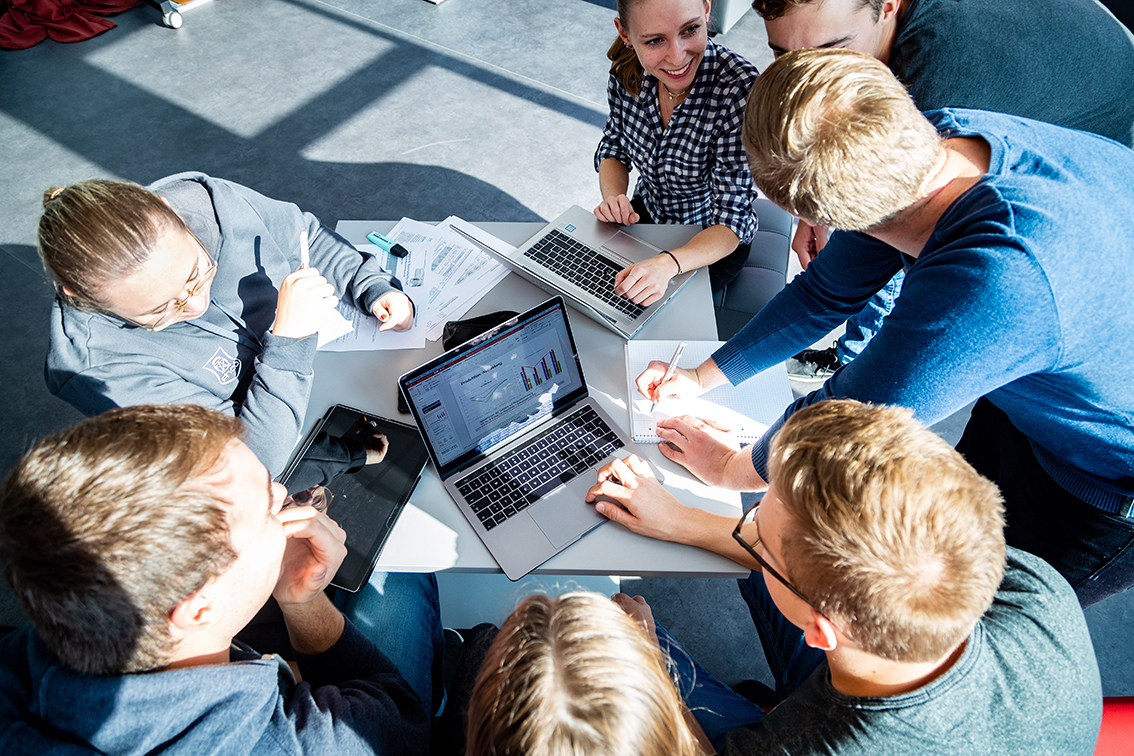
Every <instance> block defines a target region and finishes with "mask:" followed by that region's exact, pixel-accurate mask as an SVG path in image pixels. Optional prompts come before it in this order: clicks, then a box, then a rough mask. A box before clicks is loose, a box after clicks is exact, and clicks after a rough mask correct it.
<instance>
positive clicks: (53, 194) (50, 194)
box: [43, 186, 67, 205]
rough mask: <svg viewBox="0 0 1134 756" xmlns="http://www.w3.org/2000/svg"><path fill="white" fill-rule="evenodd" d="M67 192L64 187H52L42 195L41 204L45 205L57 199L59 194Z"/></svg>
mask: <svg viewBox="0 0 1134 756" xmlns="http://www.w3.org/2000/svg"><path fill="white" fill-rule="evenodd" d="M65 191H67V187H65V186H53V187H51V188H50V189H48V190H47V191H46V192H44V193H43V204H45V205H46V204H47V203H48V202H50V201H51V200H53V199H57V198H58V197H59V195H60V194H62V193H63V192H65Z"/></svg>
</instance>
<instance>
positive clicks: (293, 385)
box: [39, 173, 413, 474]
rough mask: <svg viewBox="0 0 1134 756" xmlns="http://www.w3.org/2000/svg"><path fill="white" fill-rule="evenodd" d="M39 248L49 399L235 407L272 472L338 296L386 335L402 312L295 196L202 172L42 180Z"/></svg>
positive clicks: (393, 283)
mask: <svg viewBox="0 0 1134 756" xmlns="http://www.w3.org/2000/svg"><path fill="white" fill-rule="evenodd" d="M303 237H306V238H309V239H310V240H311V241H310V248H309V253H310V262H311V266H310V267H304V266H303V264H302V252H301V249H300V248H301V246H302V243H301V241H300V240H301V238H303ZM39 252H40V256H41V257H42V258H43V261H44V265H45V266H46V268H47V269H48V271H49V272H50V274H51V276H52V278H53V279H54V282H55V288H56V294H57V297H56V303H55V306H54V308H53V311H52V323H51V345H50V349H49V352H48V356H47V371H46V373H47V384H48V388H49V389H50V390H51V392H52V393H53V394H56V395H57V396H59V397H61V398H63V399H66V400H67V401H68V402H70V403H71V404H73V405H75V407H77V408H78V409H79V410H81V411H83V412H85V413H87V414H95V413H98V412H102V411H104V410H106V409H110V408H111V407H116V406H126V405H132V404H151V403H156V404H168V403H190V404H199V405H202V406H205V407H210V408H212V409H218V410H221V411H223V412H226V413H228V414H230V415H237V416H239V417H240V418H241V419H243V420H244V423H245V426H246V427H247V429H248V430H247V433H248V435H247V441H248V445H249V446H250V447H251V448H252V450H253V451H255V452H256V454H257V455H258V456H259V457H260V459H261V460H262V461H263V462H264V464H265V465H266V466H267V467H268V469H269V470H271V471H272V472H273V474H275V473H278V472H280V471H281V470H282V468H283V465H284V463H285V462H286V461H287V457H288V455H289V454H290V452H291V450H292V447H293V446H294V445H295V441H296V440H297V438H298V436H299V431H300V426H301V424H302V422H303V418H304V415H305V414H306V410H307V399H308V395H309V393H310V388H311V381H312V379H313V372H312V362H313V360H314V357H315V348H316V342H317V339H316V338H315V334H316V333H317V331H318V327H319V324H320V323H321V322H322V319H323V318H324V317H325V316H326V314H327V313H328V312H329V311H330V310H331V309H333V308H334V307H335V305H336V304H337V303H338V301H339V296H342V297H349V299H350V301H351V302H352V303H353V304H354V305H355V306H356V307H358V308H360V309H362V310H364V311H366V312H372V313H374V314H375V316H377V317H382V316H384V317H382V319H383V320H384V321H385V323H384V325H383V326H382V328H383V330H386V329H397V330H405V329H407V328H409V327H410V326H411V325H412V323H413V304H412V303H411V302H410V300H409V298H408V297H407V296H406V295H405V294H403V293H402V292H401V291H400V288H401V285H400V284H399V283H398V281H397V279H395V278H394V277H393V276H391V275H390V274H389V273H387V272H386V271H385V270H383V269H382V267H381V265H380V264H379V263H378V261H377V260H376V259H375V258H373V257H372V256H370V255H365V254H363V253H361V252H359V251H357V250H356V249H355V248H354V247H353V246H352V245H350V244H349V243H347V242H346V241H345V240H344V239H342V238H341V237H339V236H338V235H336V234H335V233H334V232H332V231H331V230H330V229H328V228H325V227H324V226H323V225H322V224H320V223H319V221H318V219H317V218H315V217H314V216H313V215H311V214H309V213H303V212H301V211H300V209H299V208H298V207H296V206H295V205H293V204H290V203H286V202H279V201H276V200H272V199H268V198H267V197H264V196H262V195H260V194H257V193H256V192H254V191H252V190H250V189H248V188H246V187H243V186H240V185H239V184H234V183H232V182H229V181H224V180H221V179H215V178H211V177H208V176H205V175H203V174H200V173H186V174H180V175H177V176H171V177H169V178H167V179H163V180H161V181H158V182H157V183H156V184H154V185H153V186H151V187H150V188H149V189H147V188H144V187H141V186H138V185H136V184H129V183H125V182H119V181H103V180H93V181H84V182H81V183H79V184H75V185H74V186H70V187H67V188H65V189H52V190H49V191H48V192H47V193H46V194H45V196H44V214H43V217H42V218H41V219H40V223H39Z"/></svg>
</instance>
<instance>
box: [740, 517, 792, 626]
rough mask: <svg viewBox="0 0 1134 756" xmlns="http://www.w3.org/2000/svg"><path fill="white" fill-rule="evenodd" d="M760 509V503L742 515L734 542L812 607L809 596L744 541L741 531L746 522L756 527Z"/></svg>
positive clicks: (757, 526)
mask: <svg viewBox="0 0 1134 756" xmlns="http://www.w3.org/2000/svg"><path fill="white" fill-rule="evenodd" d="M759 508H760V502H756V503H755V504H753V505H752V506H750V507H749V508H748V509H746V510H744V514H742V515H741V516H740V521H739V522H737V523H736V527H735V528H733V531H732V537H733V540H735V541H736V542H737V543H739V544H740V545H741V546H743V547H744V550H745V551H747V552H748V553H749V554H750V555H751V556H752V558H753V559H755V560H756V563H757V564H758V565H760V567H761V568H762V569H763V570H764V572H766V573H768V574H769V575H771V576H772V577H774V578H775V579H776V580H779V581H780V582H781V583H783V584H784V585H785V586H786V587H787V589H788V590H789V591H791V592H792V593H794V594H795V595H796V596H799V598H801V599H803V602H804V603H805V604H807V605H808V606H810V605H811V599H809V598H807V596H805V595H803V591H801V590H799V589H798V588H796V587H795V586H794V585H792V584H791V581H790V580H788V579H787V578H786V577H784V576H783V575H781V574H780V573H779V572H777V571H776V568H775V567H773V566H772V565H770V564H768V560H767V559H765V558H764V557H762V556H760V554H758V553H757V552H756V549H754V548H752V545H751V544H749V543H748V541H746V540H744V534H743V533H741V532H740V531H741V529H742V528H743V527H744V524H745V523H746V522H748V521H749V520H751V521H752V523H753V524H754V525H755V523H756V510H758V509H759ZM759 528H760V526H759V525H756V529H757V530H756V542H757V543H759V541H760V530H759Z"/></svg>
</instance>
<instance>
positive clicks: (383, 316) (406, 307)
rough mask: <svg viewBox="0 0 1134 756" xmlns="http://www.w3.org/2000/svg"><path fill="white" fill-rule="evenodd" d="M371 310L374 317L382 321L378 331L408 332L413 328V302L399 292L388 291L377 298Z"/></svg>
mask: <svg viewBox="0 0 1134 756" xmlns="http://www.w3.org/2000/svg"><path fill="white" fill-rule="evenodd" d="M372 309H373V311H374V317H376V318H378V319H379V320H381V321H382V325H380V326H379V327H378V330H379V331H389V330H394V331H408V330H409V329H410V328H411V327H413V302H411V301H410V298H409V297H407V296H406V295H405V294H403V293H402V292H400V291H388V292H386V293H385V294H383V295H382V296H380V297H378V301H377V302H375V303H374V307H373V308H372Z"/></svg>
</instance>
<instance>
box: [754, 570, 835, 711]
mask: <svg viewBox="0 0 1134 756" xmlns="http://www.w3.org/2000/svg"><path fill="white" fill-rule="evenodd" d="M736 583H737V585H738V586H740V595H741V596H743V597H744V602H745V603H746V604H748V611H749V613H750V614H751V615H752V622H753V624H755V625H756V632H757V633H759V635H760V644H761V645H762V646H763V647H764V658H765V659H767V660H768V667H769V668H770V669H771V670H772V677H774V678H775V680H776V697H777V699H778V700H779V701H783V700H784V699H785V698H787V697H788V696H790V695H791V694H792V693H794V692H795V689H796V688H798V687H799V686H800V685H802V684H803V681H804V680H806V679H807V678H808V677H811V673H813V672H814V671H815V668H816V667H818V666H819V665H820V664H821V663H823V661H824V660H826V658H827V655H826V654H824V653H823V652H822V651H820V650H819V649H817V648H812V647H811V646H809V645H807V642H806V641H804V639H803V630H801V629H799V628H798V627H796V626H795V625H793V624H792V623H791V622H789V621H788V620H787V618H786V617H784V615H783V614H782V613H781V612H780V610H779V607H777V606H776V602H775V601H773V600H772V597H771V595H770V594H769V593H768V587H767V585H765V584H764V573H762V572H752V573H750V574H749V575H748V577H747V578H745V579H744V580H737V581H736Z"/></svg>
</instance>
